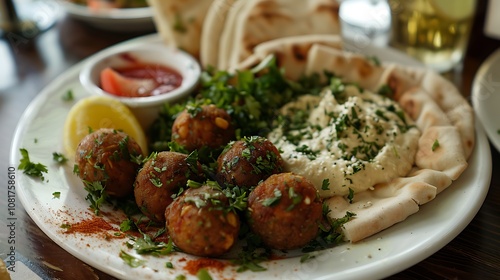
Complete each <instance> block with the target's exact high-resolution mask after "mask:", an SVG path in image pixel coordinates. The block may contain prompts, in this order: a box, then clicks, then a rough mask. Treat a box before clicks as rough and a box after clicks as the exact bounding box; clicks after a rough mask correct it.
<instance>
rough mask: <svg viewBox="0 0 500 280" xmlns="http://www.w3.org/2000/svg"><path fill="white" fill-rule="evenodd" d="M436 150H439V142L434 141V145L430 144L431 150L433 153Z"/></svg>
mask: <svg viewBox="0 0 500 280" xmlns="http://www.w3.org/2000/svg"><path fill="white" fill-rule="evenodd" d="M437 148H439V141H438V140H437V139H436V140H434V143H432V147H431V150H432V151H433V152H434V151H435V150H436V149H437Z"/></svg>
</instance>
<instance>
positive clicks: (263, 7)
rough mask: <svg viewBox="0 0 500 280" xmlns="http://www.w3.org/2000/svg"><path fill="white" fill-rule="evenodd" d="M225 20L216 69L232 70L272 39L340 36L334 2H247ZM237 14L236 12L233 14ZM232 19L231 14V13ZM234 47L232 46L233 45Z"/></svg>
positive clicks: (277, 0)
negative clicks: (314, 35) (310, 35)
mask: <svg viewBox="0 0 500 280" xmlns="http://www.w3.org/2000/svg"><path fill="white" fill-rule="evenodd" d="M245 2H246V5H245V6H244V7H243V8H242V9H240V10H238V12H237V15H235V18H236V19H234V18H233V19H231V18H230V17H229V18H228V20H227V24H226V26H225V29H229V30H231V31H232V32H231V31H229V32H226V30H224V31H223V32H224V33H226V34H231V33H232V35H231V36H229V35H228V36H223V37H222V38H221V42H220V45H221V46H231V47H230V48H229V49H227V50H223V49H221V51H220V52H219V61H220V62H221V64H219V65H218V66H219V69H229V68H235V67H237V65H238V64H239V63H240V62H241V61H243V60H245V59H246V58H247V57H249V56H250V55H251V54H252V53H253V49H254V47H255V46H257V45H259V44H260V43H263V42H267V41H270V40H273V39H277V38H282V37H288V36H295V35H305V34H339V33H340V27H339V18H338V9H339V3H338V2H337V1H336V0H309V1H303V0H250V1H245ZM235 14H236V12H235ZM230 16H231V13H230ZM232 44H234V45H232Z"/></svg>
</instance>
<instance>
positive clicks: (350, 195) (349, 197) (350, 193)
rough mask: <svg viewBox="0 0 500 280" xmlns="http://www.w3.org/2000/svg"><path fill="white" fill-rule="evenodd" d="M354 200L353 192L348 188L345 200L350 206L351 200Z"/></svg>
mask: <svg viewBox="0 0 500 280" xmlns="http://www.w3.org/2000/svg"><path fill="white" fill-rule="evenodd" d="M353 199H354V190H353V189H351V188H349V194H348V195H347V200H349V203H351V204H352V200H353Z"/></svg>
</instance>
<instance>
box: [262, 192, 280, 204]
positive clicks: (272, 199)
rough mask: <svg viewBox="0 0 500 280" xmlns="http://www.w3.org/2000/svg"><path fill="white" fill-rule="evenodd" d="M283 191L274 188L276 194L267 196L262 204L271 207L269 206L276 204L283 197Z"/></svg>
mask: <svg viewBox="0 0 500 280" xmlns="http://www.w3.org/2000/svg"><path fill="white" fill-rule="evenodd" d="M281 196H282V194H281V191H280V190H279V189H275V190H274V196H273V197H269V198H266V199H264V200H263V201H262V205H264V206H266V207H269V206H274V205H276V204H278V203H279V202H280V199H281Z"/></svg>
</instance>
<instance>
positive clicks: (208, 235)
mask: <svg viewBox="0 0 500 280" xmlns="http://www.w3.org/2000/svg"><path fill="white" fill-rule="evenodd" d="M228 206H229V201H228V199H227V197H226V196H225V195H224V194H223V193H222V192H221V191H219V190H215V189H213V188H211V187H209V186H207V185H203V186H201V187H200V188H190V189H188V190H186V191H185V192H184V193H183V194H182V195H181V196H179V197H178V198H176V199H175V200H174V202H172V204H170V205H169V206H168V207H167V210H166V211H165V218H166V220H167V222H166V228H167V232H168V234H169V235H170V237H171V238H172V241H173V242H174V243H175V245H176V246H177V247H179V248H180V249H181V250H182V251H184V252H186V253H189V254H192V255H196V256H203V257H216V256H220V255H222V254H224V253H226V252H228V251H229V250H230V248H231V247H232V246H233V244H234V243H235V241H236V240H237V237H238V232H239V229H240V220H239V216H238V215H237V214H236V213H234V212H233V211H228V209H227V207H228Z"/></svg>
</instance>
